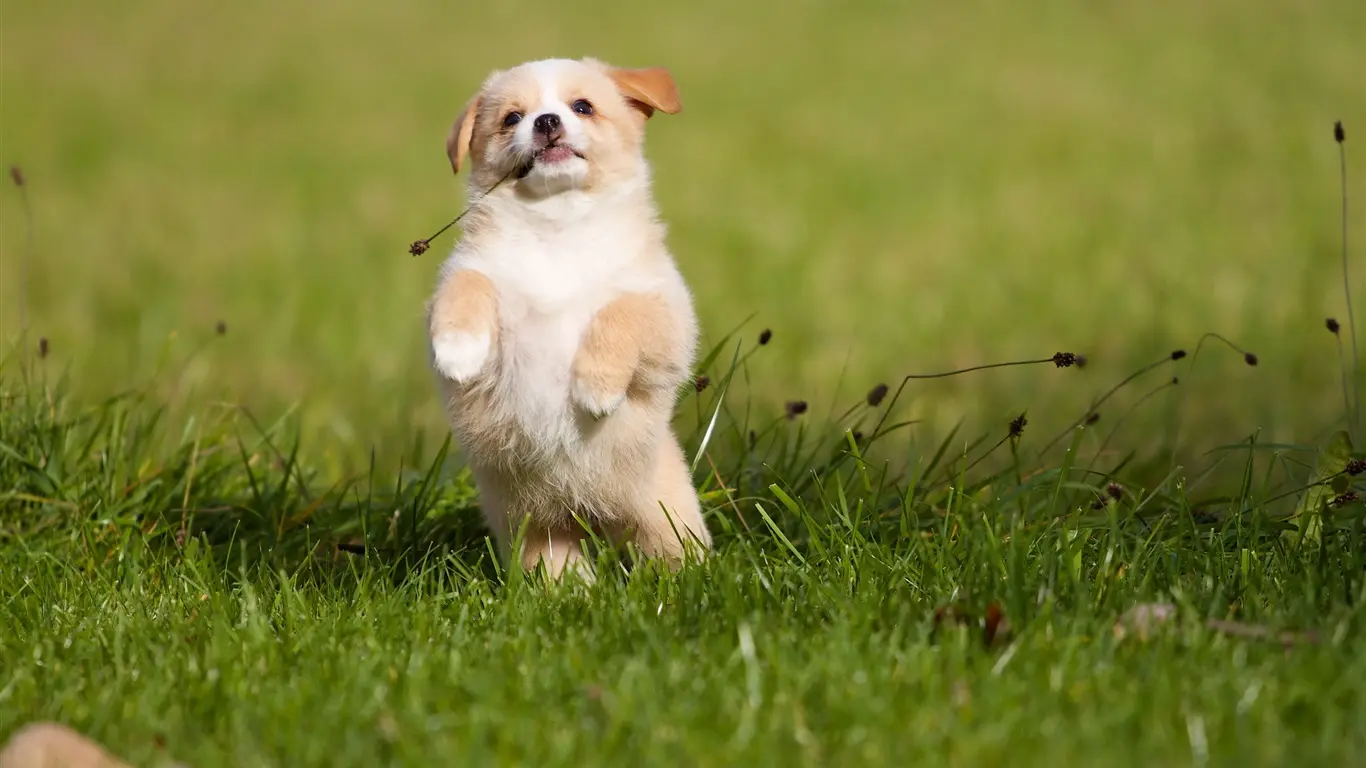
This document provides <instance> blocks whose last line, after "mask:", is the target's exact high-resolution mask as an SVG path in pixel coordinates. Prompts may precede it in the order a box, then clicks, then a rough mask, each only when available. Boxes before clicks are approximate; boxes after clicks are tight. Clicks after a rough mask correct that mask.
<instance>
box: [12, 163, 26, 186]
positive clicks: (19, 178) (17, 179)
mask: <svg viewBox="0 0 1366 768" xmlns="http://www.w3.org/2000/svg"><path fill="white" fill-rule="evenodd" d="M9 177H10V178H11V179H13V180H14V186H16V187H22V186H24V169H22V168H20V167H19V166H17V165H11V166H10V167H9Z"/></svg>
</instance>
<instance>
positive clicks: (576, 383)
mask: <svg viewBox="0 0 1366 768" xmlns="http://www.w3.org/2000/svg"><path fill="white" fill-rule="evenodd" d="M569 392H570V394H571V395H572V396H573V398H574V402H576V403H578V404H579V407H580V408H583V409H584V410H585V411H588V413H589V414H591V415H592V416H593V418H595V419H601V418H605V417H607V416H610V415H611V414H612V413H614V412H615V411H616V410H617V409H618V408H620V407H621V404H622V403H624V402H626V390H622V391H620V392H607V391H604V390H601V389H598V388H595V387H593V386H590V385H589V384H588V381H587V380H586V379H583V378H580V377H578V376H575V377H574V380H573V382H572V383H571V384H570V385H569Z"/></svg>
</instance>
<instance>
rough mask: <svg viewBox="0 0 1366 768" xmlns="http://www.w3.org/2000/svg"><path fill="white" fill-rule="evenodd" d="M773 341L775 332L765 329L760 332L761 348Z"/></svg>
mask: <svg viewBox="0 0 1366 768" xmlns="http://www.w3.org/2000/svg"><path fill="white" fill-rule="evenodd" d="M772 339H773V331H770V330H769V329H767V328H765V329H763V330H762V331H760V332H759V346H761V347H762V346H764V345H765V344H767V343H768V342H769V341H771V340H772Z"/></svg>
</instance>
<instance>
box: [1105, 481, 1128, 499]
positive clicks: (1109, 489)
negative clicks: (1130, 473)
mask: <svg viewBox="0 0 1366 768" xmlns="http://www.w3.org/2000/svg"><path fill="white" fill-rule="evenodd" d="M1105 493H1106V494H1107V495H1108V496H1109V497H1110V498H1112V499H1116V500H1118V499H1122V498H1124V486H1122V485H1120V484H1119V483H1110V484H1109V485H1107V486H1105Z"/></svg>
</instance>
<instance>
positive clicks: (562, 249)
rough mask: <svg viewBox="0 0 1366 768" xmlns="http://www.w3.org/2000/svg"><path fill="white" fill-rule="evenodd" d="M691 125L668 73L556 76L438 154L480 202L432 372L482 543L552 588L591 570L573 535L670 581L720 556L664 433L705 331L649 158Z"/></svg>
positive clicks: (491, 93) (462, 125)
mask: <svg viewBox="0 0 1366 768" xmlns="http://www.w3.org/2000/svg"><path fill="white" fill-rule="evenodd" d="M680 109H681V104H680V102H679V98H678V92H677V88H676V87H675V85H674V81H673V79H672V78H671V77H670V75H669V73H668V72H667V71H666V70H664V69H662V68H649V69H623V68H617V67H611V66H608V65H607V64H604V63H602V62H599V61H596V60H593V59H584V60H568V59H548V60H542V61H534V62H529V63H526V64H522V65H519V66H517V67H514V68H512V69H508V70H505V71H499V72H494V73H493V74H492V75H491V76H489V78H488V79H487V80H486V81H485V82H484V84H483V86H482V87H481V88H480V90H479V92H478V93H477V94H476V95H475V96H474V97H473V98H472V99H471V100H470V101H469V103H468V104H467V105H466V107H465V109H464V110H463V112H462V113H461V115H460V116H459V117H458V118H457V119H456V121H455V123H454V125H452V127H451V131H450V135H449V137H448V138H447V142H446V149H447V155H448V158H449V160H450V164H451V168H452V170H453V171H454V172H456V173H459V172H460V171H461V170H462V168H464V167H465V166H466V165H468V167H469V174H470V175H469V191H470V194H471V196H472V197H473V196H479V195H483V197H482V198H480V200H479V202H478V204H477V205H476V206H475V207H474V209H473V210H472V211H471V212H470V214H469V215H468V216H467V218H466V222H467V223H466V225H465V229H464V234H463V237H462V238H461V240H460V242H459V244H458V245H457V246H456V248H455V250H454V251H453V253H452V254H451V255H450V257H449V258H448V259H447V260H446V262H445V264H444V265H443V266H442V269H441V275H440V281H439V284H438V286H437V289H436V292H435V295H434V296H433V297H432V300H431V302H430V303H429V308H428V317H429V323H430V334H431V350H432V364H433V367H434V369H435V370H436V371H437V373H438V374H439V376H440V380H441V383H442V390H443V394H444V397H445V401H446V406H447V411H448V413H449V416H450V423H451V428H452V431H453V433H454V436H455V438H456V439H457V441H458V442H459V443H460V445H461V447H462V449H463V451H464V453H465V456H466V459H467V461H468V463H469V465H470V467H471V470H472V472H473V475H474V478H475V482H476V484H477V486H478V490H479V492H480V499H481V506H482V508H483V512H484V516H485V519H486V521H487V523H488V525H489V527H490V529H491V530H492V531H493V533H494V535H495V536H496V537H497V539H498V540H499V542H500V543H501V544H502V545H503V547H504V549H505V551H509V548H510V546H511V543H512V542H513V541H514V537H515V535H516V534H517V532H518V530H519V529H522V530H524V531H525V536H524V537H523V544H522V549H521V551H520V552H519V553H517V555H516V556H520V558H521V560H522V563H523V564H524V565H526V566H527V567H534V566H535V565H536V564H537V563H538V562H544V564H545V566H546V567H547V569H548V571H549V572H550V573H551V574H552V575H555V576H559V575H560V574H562V573H563V572H564V571H565V570H566V568H569V567H574V566H579V565H583V564H585V563H586V560H585V559H584V558H583V552H582V549H581V543H582V539H583V537H584V536H585V531H584V528H583V525H581V524H580V522H579V521H582V522H583V523H585V524H588V525H590V526H592V527H593V528H595V529H596V531H598V532H600V533H601V534H602V535H604V536H605V537H607V538H608V539H610V540H615V541H618V542H623V541H629V542H633V543H634V544H635V545H636V546H638V547H639V549H640V550H641V551H643V553H644V554H646V555H648V556H652V557H659V558H664V559H666V560H667V561H669V562H670V563H672V564H675V565H676V564H678V563H680V562H681V561H682V559H683V555H684V553H685V551H686V550H688V549H693V548H695V551H696V552H698V553H701V552H703V551H705V550H707V549H709V548H710V545H711V538H710V535H709V534H708V532H707V528H706V526H705V524H704V523H703V520H702V515H701V510H700V508H699V504H698V499H697V494H696V491H695V489H694V488H693V485H692V478H691V476H690V473H689V471H688V467H687V464H686V461H685V459H684V456H683V451H682V448H681V446H680V445H679V442H678V439H677V437H676V435H675V434H674V433H673V431H672V429H671V426H670V421H671V418H672V414H673V407H674V401H675V397H676V395H677V393H678V391H679V388H680V387H681V385H682V384H683V382H684V380H685V379H686V378H687V376H688V374H689V371H690V368H691V366H692V362H693V356H694V354H695V352H696V343H697V342H696V339H697V320H696V317H695V315H694V311H693V307H692V297H691V295H690V293H689V291H688V289H687V286H686V285H685V283H684V281H683V278H682V276H681V275H680V274H679V272H678V269H677V267H676V266H675V264H674V261H673V259H672V257H671V256H670V253H669V251H668V249H667V247H666V245H665V230H664V226H663V225H662V224H661V223H660V221H659V219H658V215H657V211H656V208H655V205H654V202H653V198H652V195H651V191H650V168H649V165H648V163H647V162H646V159H645V156H644V152H643V144H644V137H645V125H646V121H647V120H648V119H649V118H650V117H651V116H652V115H653V114H654V113H655V112H656V111H660V112H665V113H676V112H678V111H679V110H680ZM543 116H553V117H543ZM504 179H506V180H505V181H503V183H501V184H500V183H499V182H500V180H504ZM490 189H491V190H492V191H491V192H490V191H489V190H490ZM485 193H487V194H485ZM576 518H577V520H576ZM585 570H586V569H585ZM584 575H586V576H588V575H591V573H589V572H585V574H584Z"/></svg>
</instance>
